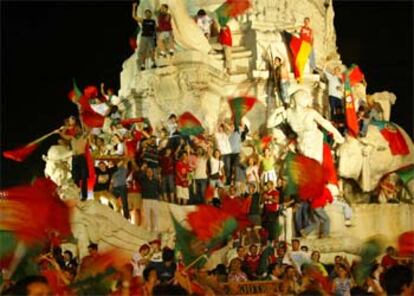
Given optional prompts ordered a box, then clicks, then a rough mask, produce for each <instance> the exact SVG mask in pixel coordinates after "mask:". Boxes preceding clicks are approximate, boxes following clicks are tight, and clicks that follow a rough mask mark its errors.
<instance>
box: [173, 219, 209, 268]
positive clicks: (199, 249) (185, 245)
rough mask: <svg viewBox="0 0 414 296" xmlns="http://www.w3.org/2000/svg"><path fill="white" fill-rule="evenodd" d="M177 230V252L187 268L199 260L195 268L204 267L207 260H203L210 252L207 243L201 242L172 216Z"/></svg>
mask: <svg viewBox="0 0 414 296" xmlns="http://www.w3.org/2000/svg"><path fill="white" fill-rule="evenodd" d="M171 219H172V221H173V225H174V229H175V237H176V239H175V251H176V252H179V253H180V254H181V256H182V258H183V262H184V264H185V265H186V266H188V265H190V264H192V263H193V262H195V261H196V260H197V263H196V264H195V267H201V266H203V265H204V264H205V263H206V262H207V260H206V258H205V257H204V258H201V260H199V259H198V258H200V257H201V256H203V255H204V254H206V252H207V251H208V249H207V245H206V243H205V242H203V241H200V240H199V239H198V238H197V236H196V235H195V233H194V232H192V231H190V230H188V229H187V228H185V227H184V226H183V225H181V223H180V222H178V221H177V220H176V219H175V217H174V216H173V215H171Z"/></svg>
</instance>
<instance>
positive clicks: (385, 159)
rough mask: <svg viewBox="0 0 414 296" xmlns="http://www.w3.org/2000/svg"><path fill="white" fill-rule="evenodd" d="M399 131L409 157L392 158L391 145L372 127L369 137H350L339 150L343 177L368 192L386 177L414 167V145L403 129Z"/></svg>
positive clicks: (339, 170) (396, 156)
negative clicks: (403, 168)
mask: <svg viewBox="0 0 414 296" xmlns="http://www.w3.org/2000/svg"><path fill="white" fill-rule="evenodd" d="M397 128H398V130H399V131H400V132H401V134H402V135H403V137H404V140H405V141H406V143H407V145H408V148H409V151H410V153H409V154H407V155H392V153H391V150H390V148H389V144H388V142H387V141H386V140H385V139H384V137H383V136H382V135H381V133H380V131H379V129H378V128H377V127H375V126H373V125H370V126H369V127H368V133H367V135H366V137H364V138H362V139H356V138H353V137H347V139H346V141H345V142H344V144H342V145H341V146H340V147H339V148H338V151H337V152H338V155H339V167H338V172H339V175H340V176H341V177H343V178H349V179H353V180H355V181H357V183H358V184H359V186H360V187H361V189H362V190H363V191H364V192H370V191H373V190H374V189H375V188H376V186H377V184H378V182H379V181H380V179H381V178H382V177H383V176H384V175H385V174H387V173H390V172H393V171H396V170H398V169H399V168H402V167H405V166H408V165H411V164H414V144H413V142H412V140H411V139H410V137H409V136H408V135H407V133H406V132H405V131H404V130H403V129H402V128H401V127H399V126H397ZM411 194H414V192H411Z"/></svg>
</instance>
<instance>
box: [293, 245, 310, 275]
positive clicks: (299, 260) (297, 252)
mask: <svg viewBox="0 0 414 296" xmlns="http://www.w3.org/2000/svg"><path fill="white" fill-rule="evenodd" d="M289 257H290V259H291V260H292V261H293V262H294V263H295V267H296V269H297V270H298V271H299V272H300V268H301V266H302V264H304V263H309V262H310V261H311V260H310V256H309V255H308V254H306V252H304V251H302V250H301V249H300V241H299V240H298V239H292V251H290V252H289Z"/></svg>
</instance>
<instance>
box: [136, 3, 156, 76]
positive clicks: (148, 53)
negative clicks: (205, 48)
mask: <svg viewBox="0 0 414 296" xmlns="http://www.w3.org/2000/svg"><path fill="white" fill-rule="evenodd" d="M144 14H145V18H144V19H143V18H141V17H139V16H138V15H137V3H136V2H134V3H133V4H132V18H133V19H134V20H136V21H137V22H138V23H140V24H141V26H142V33H141V40H140V42H139V50H138V64H139V65H140V67H141V70H145V60H146V59H147V58H150V59H151V61H152V63H153V64H152V67H153V68H156V65H155V42H156V22H155V20H154V19H153V18H152V12H151V10H149V9H146V10H145V12H144Z"/></svg>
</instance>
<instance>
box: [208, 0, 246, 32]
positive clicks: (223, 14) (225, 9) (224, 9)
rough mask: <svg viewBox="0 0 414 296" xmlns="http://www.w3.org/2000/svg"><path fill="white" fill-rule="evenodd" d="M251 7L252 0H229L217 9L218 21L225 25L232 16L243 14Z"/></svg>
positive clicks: (222, 25)
mask: <svg viewBox="0 0 414 296" xmlns="http://www.w3.org/2000/svg"><path fill="white" fill-rule="evenodd" d="M250 7H251V2H250V0H227V1H226V2H224V3H223V4H222V5H220V6H219V7H218V8H217V9H216V10H215V13H216V16H217V21H218V23H219V24H220V26H221V27H224V26H225V25H227V23H228V22H229V21H230V19H231V18H234V17H236V16H239V15H242V14H243V13H245V12H246V10H248V9H249V8H250Z"/></svg>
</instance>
